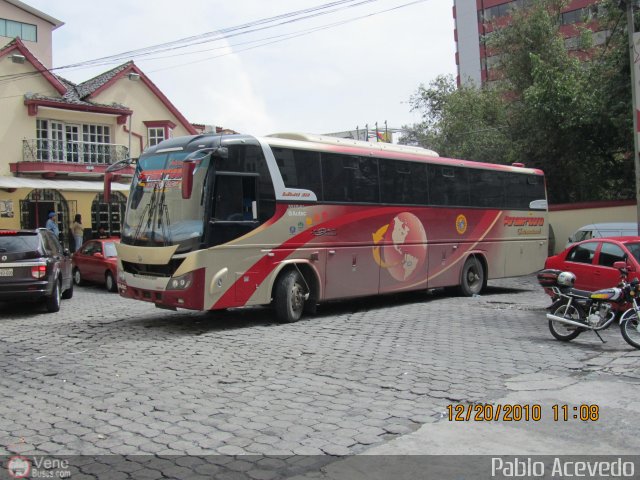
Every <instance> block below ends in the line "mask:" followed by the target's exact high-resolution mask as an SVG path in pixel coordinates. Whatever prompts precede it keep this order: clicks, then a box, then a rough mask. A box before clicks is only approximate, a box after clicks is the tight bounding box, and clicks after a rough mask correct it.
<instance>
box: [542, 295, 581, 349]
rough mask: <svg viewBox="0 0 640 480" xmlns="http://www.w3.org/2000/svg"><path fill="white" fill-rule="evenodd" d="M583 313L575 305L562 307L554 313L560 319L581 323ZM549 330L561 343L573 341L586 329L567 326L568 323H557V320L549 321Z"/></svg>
mask: <svg viewBox="0 0 640 480" xmlns="http://www.w3.org/2000/svg"><path fill="white" fill-rule="evenodd" d="M581 313H582V312H581V311H580V310H579V309H578V308H577V307H576V306H575V305H571V306H569V307H567V305H566V304H564V305H560V306H559V307H558V308H556V310H555V311H554V312H553V314H554V315H556V316H558V317H563V318H568V319H569V320H573V321H576V322H579V321H580V318H581ZM549 330H550V331H551V335H553V336H554V337H555V338H556V339H558V340H560V341H561V342H568V341H569V340H573V339H574V338H576V337H577V336H578V335H580V334H581V333H582V332H583V331H584V329H582V328H580V327H574V326H573V325H567V324H566V323H562V322H557V321H555V320H549Z"/></svg>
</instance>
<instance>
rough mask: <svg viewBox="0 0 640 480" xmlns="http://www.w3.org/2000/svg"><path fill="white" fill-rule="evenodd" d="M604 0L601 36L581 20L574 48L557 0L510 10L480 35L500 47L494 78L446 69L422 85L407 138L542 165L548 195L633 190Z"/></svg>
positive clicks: (612, 18) (603, 195) (619, 39)
mask: <svg viewBox="0 0 640 480" xmlns="http://www.w3.org/2000/svg"><path fill="white" fill-rule="evenodd" d="M612 1H613V0H605V1H603V2H601V5H600V10H599V12H600V13H602V12H604V14H603V15H601V16H599V22H600V23H601V25H602V26H603V27H604V28H606V29H608V30H609V32H612V35H611V36H610V37H609V38H608V40H607V42H606V43H605V44H604V45H600V46H598V47H594V46H593V43H594V42H593V35H592V33H591V31H589V30H588V29H582V30H581V31H580V32H579V42H578V50H574V51H573V52H572V53H568V52H567V50H566V49H565V44H564V38H563V36H562V34H561V33H560V30H559V25H560V16H559V12H560V10H561V8H562V6H563V5H564V4H565V2H564V1H560V0H539V1H536V2H534V3H533V5H532V6H531V7H530V8H527V9H521V10H516V11H513V12H512V22H511V23H510V25H509V26H507V27H505V28H501V29H496V31H495V32H494V33H493V34H492V35H491V36H490V38H489V39H488V40H487V42H488V44H487V45H488V48H489V51H492V52H500V56H499V59H500V61H499V71H500V73H501V74H502V78H501V80H500V81H499V82H493V85H492V87H491V88H488V87H483V88H476V87H473V86H461V87H459V88H457V89H455V87H454V82H453V79H452V78H450V77H438V78H437V79H436V80H435V81H433V82H432V83H431V84H430V85H429V86H428V87H425V86H424V85H421V86H420V87H419V88H418V90H417V92H416V93H415V94H414V95H413V96H412V97H411V106H412V108H413V109H414V110H417V111H419V112H421V113H422V122H421V123H420V124H417V125H414V126H412V127H409V132H410V133H409V135H408V136H407V138H406V141H407V142H408V143H417V144H421V145H424V146H428V147H429V148H433V149H435V150H436V151H439V153H440V154H441V155H443V156H450V157H458V158H468V159H473V160H481V161H488V162H494V163H511V162H514V161H518V162H522V163H524V164H525V165H527V166H532V167H537V168H541V169H543V170H544V171H545V173H546V175H547V186H548V193H549V200H550V201H551V202H552V203H564V202H574V201H585V200H596V199H613V198H633V196H634V191H635V185H634V175H633V154H632V152H633V128H632V121H633V119H632V116H631V115H632V109H631V85H630V77H629V58H628V57H629V55H628V44H627V41H628V40H626V38H627V37H626V35H627V33H626V31H625V29H624V26H625V25H626V22H625V19H624V18H622V20H621V14H622V15H623V16H624V12H621V11H620V10H619V9H618V8H617V6H616V5H615V4H614V3H612ZM579 58H580V59H579Z"/></svg>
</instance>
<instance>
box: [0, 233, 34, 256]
mask: <svg viewBox="0 0 640 480" xmlns="http://www.w3.org/2000/svg"><path fill="white" fill-rule="evenodd" d="M39 246H40V239H39V238H38V235H37V234H35V233H34V234H18V235H0V253H23V252H35V251H38V250H39Z"/></svg>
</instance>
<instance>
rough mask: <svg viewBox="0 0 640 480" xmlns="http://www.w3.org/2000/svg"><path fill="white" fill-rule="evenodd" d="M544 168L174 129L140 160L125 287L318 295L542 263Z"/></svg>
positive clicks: (185, 301)
mask: <svg viewBox="0 0 640 480" xmlns="http://www.w3.org/2000/svg"><path fill="white" fill-rule="evenodd" d="M546 205H547V203H546V192H545V181H544V176H543V173H542V172H541V171H540V170H535V169H528V168H524V167H521V166H505V165H492V164H486V163H477V162H470V161H463V160H453V159H447V158H440V157H438V155H437V154H436V153H434V152H431V151H429V150H425V149H421V148H416V147H405V146H399V145H391V144H386V143H366V142H359V141H354V140H345V139H338V138H332V137H323V136H314V135H302V134H278V135H272V136H267V137H262V138H256V137H252V136H248V135H222V136H221V135H202V136H192V137H180V138H175V139H170V140H167V141H164V142H162V143H160V144H159V145H156V146H154V147H152V148H149V149H148V150H146V151H145V152H144V154H143V155H142V156H141V157H140V158H139V160H138V162H137V167H136V171H135V175H134V178H133V183H132V187H131V192H130V195H129V199H128V204H127V210H126V215H125V221H124V225H123V233H122V240H121V242H120V244H118V246H117V249H118V288H119V292H120V295H122V296H123V297H127V298H134V299H139V300H143V301H148V302H153V303H155V304H156V305H157V306H158V307H161V308H169V309H177V308H186V309H193V310H217V309H226V308H230V307H241V306H245V305H267V304H274V306H275V311H276V314H277V317H278V319H279V320H280V321H283V322H292V321H296V320H298V319H299V318H300V316H301V315H302V313H303V311H307V312H313V311H314V309H315V307H316V305H317V304H318V303H319V302H323V301H327V300H333V299H341V298H349V297H360V296H366V295H378V294H385V293H391V292H400V291H409V290H424V289H431V288H436V287H449V286H458V287H459V289H460V291H461V292H462V294H464V295H473V294H477V293H479V292H480V291H481V290H482V289H483V288H484V287H485V286H486V284H487V279H492V278H500V277H509V276H517V275H524V274H529V273H532V272H534V271H536V270H538V269H540V268H541V267H542V266H543V264H544V260H545V259H546V257H547V243H548V222H547V207H546Z"/></svg>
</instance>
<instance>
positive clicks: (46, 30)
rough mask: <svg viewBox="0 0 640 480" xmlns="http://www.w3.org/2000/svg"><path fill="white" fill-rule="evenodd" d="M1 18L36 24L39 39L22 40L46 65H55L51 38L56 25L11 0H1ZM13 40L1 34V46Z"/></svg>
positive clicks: (48, 66) (49, 66)
mask: <svg viewBox="0 0 640 480" xmlns="http://www.w3.org/2000/svg"><path fill="white" fill-rule="evenodd" d="M0 18H4V19H5V20H14V21H16V22H21V23H28V24H31V25H35V26H36V29H37V41H36V42H30V41H28V40H24V39H22V41H23V42H24V44H25V46H26V47H27V48H28V49H29V50H30V51H31V53H33V54H34V55H35V56H36V57H37V58H38V60H40V61H41V62H42V63H43V64H44V66H45V67H47V68H51V67H52V66H53V64H52V62H53V58H52V53H51V51H52V47H51V38H52V36H53V35H52V32H53V30H54V28H55V27H54V25H52V24H51V23H49V22H47V21H46V20H44V19H42V18H40V17H37V16H35V15H33V14H31V13H29V12H26V11H24V10H22V9H21V8H18V7H16V6H14V5H12V4H10V3H9V2H6V1H5V0H0ZM11 40H13V38H10V37H2V36H0V47H3V46H5V45H6V44H7V43H9V42H10V41H11Z"/></svg>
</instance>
